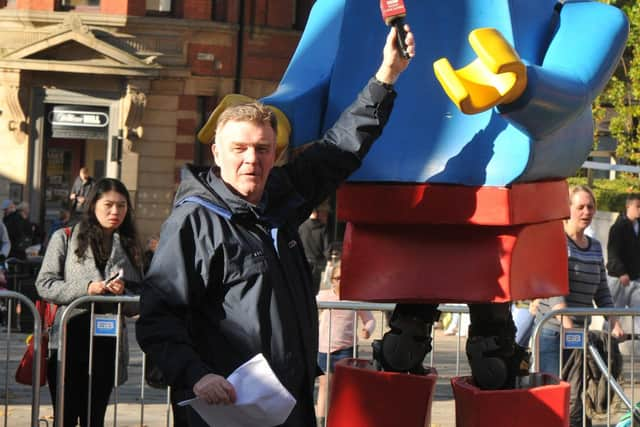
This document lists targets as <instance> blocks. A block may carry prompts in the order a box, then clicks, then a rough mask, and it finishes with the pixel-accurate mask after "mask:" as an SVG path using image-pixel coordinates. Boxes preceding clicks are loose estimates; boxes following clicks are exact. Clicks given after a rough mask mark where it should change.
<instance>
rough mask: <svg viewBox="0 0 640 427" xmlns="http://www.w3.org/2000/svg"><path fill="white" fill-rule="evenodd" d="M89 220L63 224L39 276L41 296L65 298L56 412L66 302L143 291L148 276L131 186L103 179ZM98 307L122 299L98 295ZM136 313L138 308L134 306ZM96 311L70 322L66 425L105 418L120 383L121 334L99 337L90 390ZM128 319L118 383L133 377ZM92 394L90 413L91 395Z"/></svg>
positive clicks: (52, 348) (52, 379) (52, 362)
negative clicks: (102, 299)
mask: <svg viewBox="0 0 640 427" xmlns="http://www.w3.org/2000/svg"><path fill="white" fill-rule="evenodd" d="M86 206H87V207H86V210H85V212H84V213H83V216H82V220H81V221H80V222H79V223H78V224H77V225H75V226H74V227H73V228H72V229H69V228H66V229H61V230H58V231H56V232H55V233H54V234H53V235H52V236H51V241H50V243H49V246H48V247H47V251H46V253H45V255H44V259H43V262H42V267H41V269H40V273H39V274H38V278H37V279H36V288H37V290H38V293H39V294H40V296H41V297H42V298H43V299H44V300H46V301H49V302H52V303H54V304H58V305H59V306H60V308H59V310H58V313H57V315H56V319H55V322H54V324H53V327H52V329H51V331H50V340H49V360H48V365H47V367H48V372H47V378H48V381H49V390H50V391H51V397H52V401H53V402H54V412H56V405H55V403H56V385H57V363H56V361H57V352H58V348H57V344H58V331H59V328H60V318H61V316H62V312H63V311H64V310H63V309H64V308H65V307H64V306H66V305H68V304H70V303H71V302H73V301H74V300H75V299H77V298H80V297H83V296H86V295H122V294H124V293H137V292H136V290H137V289H138V283H139V282H140V281H141V279H142V252H141V250H140V246H139V244H138V236H137V232H136V228H135V225H134V219H133V209H132V206H131V199H130V197H129V192H128V191H127V189H126V187H125V186H124V184H122V183H121V182H120V181H118V180H116V179H112V178H103V179H101V180H99V181H98V182H97V184H96V186H95V188H94V189H93V190H92V192H91V193H90V195H89V196H88V199H87V201H86ZM96 312H97V313H115V312H116V307H115V305H114V304H105V303H97V304H96ZM128 314H132V313H128ZM90 320H91V316H90V312H89V311H88V310H86V309H84V308H83V309H76V310H74V312H73V313H72V317H71V318H70V319H69V321H68V323H67V341H66V343H67V344H66V358H65V359H66V362H65V363H66V365H65V385H64V390H65V391H64V427H67V426H75V425H76V423H77V422H79V423H80V425H81V426H86V425H87V423H88V418H89V417H90V418H91V426H93V427H99V426H103V425H104V415H105V411H106V408H107V404H108V402H109V396H110V395H111V390H112V388H113V385H114V375H115V357H116V354H115V341H116V340H115V338H113V337H102V336H96V337H94V340H93V360H92V376H91V396H88V393H87V389H88V381H89V376H88V374H87V372H88V365H89V340H90V336H89V333H90ZM124 326H125V322H124V321H123V319H120V330H121V331H122V335H121V346H120V347H121V349H120V353H119V354H118V357H119V361H120V362H119V372H120V374H121V375H119V378H118V383H119V384H120V383H122V382H124V381H125V380H126V364H127V361H126V356H125V355H126V354H128V351H127V339H126V336H127V335H126V329H125V328H124ZM89 399H90V402H91V413H90V414H89V413H88V411H87V409H88V403H89Z"/></svg>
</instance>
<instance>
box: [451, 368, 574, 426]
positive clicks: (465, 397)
mask: <svg viewBox="0 0 640 427" xmlns="http://www.w3.org/2000/svg"><path fill="white" fill-rule="evenodd" d="M529 379H530V380H531V384H530V386H529V388H517V389H513V390H480V389H478V388H477V387H476V386H475V385H473V380H472V379H471V377H456V378H453V379H452V380H451V386H452V387H453V395H454V397H455V401H456V427H487V426H491V427H513V426H518V427H540V426H544V427H568V426H569V383H567V382H564V381H560V380H559V379H558V378H557V377H554V376H552V375H549V374H531V375H530V376H529Z"/></svg>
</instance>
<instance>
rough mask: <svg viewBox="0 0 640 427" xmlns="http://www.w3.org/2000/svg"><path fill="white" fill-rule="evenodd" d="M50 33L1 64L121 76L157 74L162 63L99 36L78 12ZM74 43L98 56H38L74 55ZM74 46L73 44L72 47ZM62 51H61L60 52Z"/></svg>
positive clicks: (7, 56)
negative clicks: (54, 50) (53, 51)
mask: <svg viewBox="0 0 640 427" xmlns="http://www.w3.org/2000/svg"><path fill="white" fill-rule="evenodd" d="M50 31H51V32H50V33H49V34H48V35H46V36H45V37H43V38H42V39H40V40H38V41H35V42H32V43H29V44H26V45H24V46H22V47H20V48H19V49H16V50H14V51H12V52H9V53H7V54H5V55H3V56H0V67H6V68H17V69H22V70H35V71H45V70H46V71H59V72H70V73H97V74H117V75H136V76H138V75H149V76H151V75H157V74H158V71H159V69H160V68H161V67H160V65H158V64H155V63H153V62H154V60H155V57H153V56H152V57H148V58H145V59H140V58H138V57H137V56H135V55H133V54H131V53H129V52H127V51H125V50H123V49H121V48H120V47H118V46H115V45H113V44H111V43H108V42H106V41H104V40H101V39H99V38H98V37H96V36H95V34H94V33H93V31H92V30H91V29H90V28H89V27H88V26H87V25H84V23H83V22H82V20H81V17H80V16H79V15H77V14H69V15H67V16H66V18H65V20H64V22H63V23H62V24H61V25H53V26H50ZM73 44H75V45H80V46H82V47H84V48H85V49H88V50H89V51H91V52H93V54H94V56H95V57H94V58H89V59H74V58H73V56H71V58H60V57H59V59H55V54H54V55H53V56H54V58H50V57H48V55H46V54H45V55H44V57H40V58H38V55H40V54H42V53H43V52H46V51H47V50H49V49H51V48H62V47H63V48H64V49H66V50H68V51H70V52H71V53H72V54H73V49H74V48H73ZM69 45H71V46H69ZM58 54H59V52H58Z"/></svg>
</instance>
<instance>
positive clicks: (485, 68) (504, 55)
mask: <svg viewBox="0 0 640 427" xmlns="http://www.w3.org/2000/svg"><path fill="white" fill-rule="evenodd" d="M469 43H470V44H471V47H472V48H473V50H474V52H475V53H476V54H477V55H478V58H477V59H475V60H474V61H473V62H471V63H470V64H469V65H467V66H466V67H464V68H461V69H459V70H454V69H453V67H452V66H451V64H450V63H449V60H447V58H440V59H438V60H437V61H436V62H434V63H433V69H434V71H435V74H436V77H437V78H438V81H440V84H441V85H442V87H443V88H444V90H445V92H446V93H447V95H448V96H449V98H451V100H452V101H453V102H454V104H456V106H457V107H458V108H459V109H460V111H462V112H463V113H465V114H476V113H481V112H483V111H486V110H488V109H490V108H492V107H494V106H496V105H498V104H508V103H510V102H513V101H515V100H516V99H518V97H519V96H520V95H522V92H524V90H525V88H526V87H527V68H526V67H525V65H524V64H523V63H522V61H521V60H520V57H519V56H518V54H517V52H516V51H515V50H514V49H513V47H512V46H511V45H510V44H509V42H508V41H507V40H505V38H504V37H503V36H502V34H500V32H498V30H496V29H494V28H478V29H475V30H473V31H472V32H471V33H470V34H469Z"/></svg>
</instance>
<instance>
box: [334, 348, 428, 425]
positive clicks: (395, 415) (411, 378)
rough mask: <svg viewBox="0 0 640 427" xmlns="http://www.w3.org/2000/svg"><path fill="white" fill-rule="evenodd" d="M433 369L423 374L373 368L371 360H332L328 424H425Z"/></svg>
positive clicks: (426, 423) (426, 422)
mask: <svg viewBox="0 0 640 427" xmlns="http://www.w3.org/2000/svg"><path fill="white" fill-rule="evenodd" d="M436 379H437V372H436V371H435V369H431V370H430V372H429V373H428V374H426V375H411V374H402V373H397V372H380V371H376V370H375V369H374V367H373V366H372V364H371V362H369V361H366V360H360V359H344V360H341V361H339V362H338V363H336V371H335V373H334V374H333V377H332V382H331V384H332V385H331V405H330V406H329V408H330V410H329V418H328V420H327V421H328V426H329V427H354V426H357V427H399V426H402V427H428V426H429V425H430V422H431V402H432V399H433V393H434V389H435V385H436Z"/></svg>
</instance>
